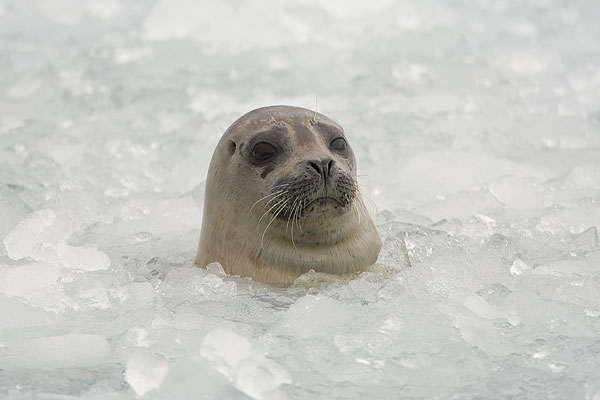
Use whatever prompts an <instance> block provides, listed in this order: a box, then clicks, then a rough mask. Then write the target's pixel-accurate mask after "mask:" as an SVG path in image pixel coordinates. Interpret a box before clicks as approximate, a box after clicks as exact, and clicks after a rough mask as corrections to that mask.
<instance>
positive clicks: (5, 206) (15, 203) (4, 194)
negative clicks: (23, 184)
mask: <svg viewBox="0 0 600 400" xmlns="http://www.w3.org/2000/svg"><path fill="white" fill-rule="evenodd" d="M30 212H31V208H29V206H28V205H27V204H25V203H24V202H23V201H22V200H21V199H20V198H19V196H17V195H16V194H15V193H14V192H13V191H12V190H10V189H9V188H7V187H6V186H4V185H0V238H4V237H5V236H6V234H7V233H8V232H10V230H11V229H12V228H13V227H14V226H15V225H16V224H17V222H19V220H20V219H21V218H23V217H24V216H25V215H27V214H29V213H30Z"/></svg>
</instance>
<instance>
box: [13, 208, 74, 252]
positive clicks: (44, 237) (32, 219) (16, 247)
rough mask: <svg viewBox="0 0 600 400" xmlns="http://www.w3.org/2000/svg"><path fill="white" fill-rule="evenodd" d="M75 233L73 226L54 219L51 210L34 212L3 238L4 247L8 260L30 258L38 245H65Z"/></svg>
mask: <svg viewBox="0 0 600 400" xmlns="http://www.w3.org/2000/svg"><path fill="white" fill-rule="evenodd" d="M74 231H75V229H74V227H73V225H72V224H71V223H70V222H68V221H65V220H62V219H59V218H57V217H56V214H55V213H54V211H52V210H48V209H44V210H40V211H35V212H33V213H31V214H29V215H28V216H26V217H25V218H24V219H23V220H21V222H19V224H18V225H17V226H15V227H14V228H13V229H12V230H11V231H10V232H9V233H8V235H6V237H5V238H4V247H5V248H6V252H7V254H8V256H9V257H10V258H12V259H13V260H20V259H23V258H26V257H31V255H32V252H33V249H34V247H35V246H36V245H37V244H40V243H61V242H62V243H66V241H67V240H68V239H69V237H70V236H71V235H72V234H73V232H74Z"/></svg>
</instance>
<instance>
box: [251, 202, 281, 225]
mask: <svg viewBox="0 0 600 400" xmlns="http://www.w3.org/2000/svg"><path fill="white" fill-rule="evenodd" d="M286 201H287V200H286V199H281V200H279V201H278V202H277V203H275V204H274V205H273V206H271V208H269V209H268V210H267V211H265V212H264V213H263V215H262V216H261V217H260V218H259V220H258V223H257V224H256V226H257V227H258V225H260V221H262V219H263V218H264V217H265V215H267V214H268V213H269V212H270V211H271V210H272V209H274V208H275V207H277V206H279V205H280V204H281V203H285V202H286Z"/></svg>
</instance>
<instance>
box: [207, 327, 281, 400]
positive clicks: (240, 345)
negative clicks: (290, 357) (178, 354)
mask: <svg viewBox="0 0 600 400" xmlns="http://www.w3.org/2000/svg"><path fill="white" fill-rule="evenodd" d="M200 354H201V355H202V356H203V357H204V358H206V359H207V360H209V361H210V363H211V364H212V365H213V367H214V368H216V369H217V370H218V371H219V372H221V373H222V374H223V375H225V376H226V377H227V378H228V379H229V380H231V381H232V382H234V384H235V386H236V387H237V388H238V389H239V390H241V391H242V392H244V393H246V394H247V395H248V396H251V397H253V398H255V399H263V398H265V394H266V393H268V392H270V391H272V390H275V389H277V388H278V387H279V386H280V385H282V384H284V383H291V379H290V377H289V375H288V373H287V371H286V370H284V369H283V368H281V367H280V366H279V365H278V364H277V363H275V362H274V361H272V360H269V359H267V358H266V357H265V356H264V355H263V354H262V353H260V352H258V351H256V350H254V349H253V348H252V345H251V344H250V342H249V341H248V339H246V338H244V337H243V336H240V335H238V334H236V333H233V332H230V331H228V330H225V329H222V328H215V329H213V330H212V331H210V332H208V334H207V335H206V337H205V338H204V340H203V342H202V346H201V348H200Z"/></svg>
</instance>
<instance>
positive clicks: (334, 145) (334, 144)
mask: <svg viewBox="0 0 600 400" xmlns="http://www.w3.org/2000/svg"><path fill="white" fill-rule="evenodd" d="M347 146H348V145H347V144H346V139H344V138H343V137H339V138H336V139H333V140H332V141H331V143H330V144H329V147H331V149H332V150H335V151H344V150H346V147H347Z"/></svg>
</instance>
